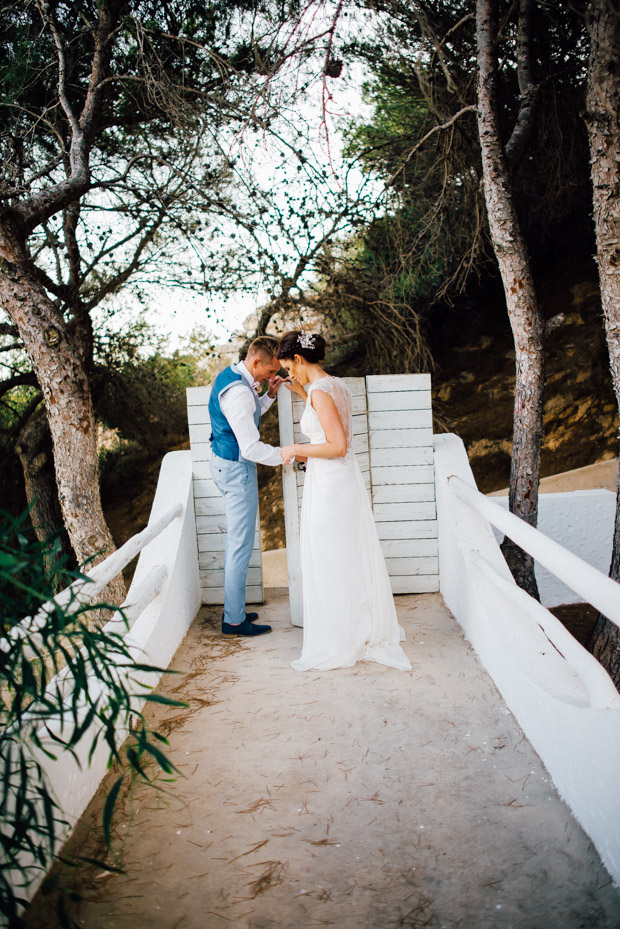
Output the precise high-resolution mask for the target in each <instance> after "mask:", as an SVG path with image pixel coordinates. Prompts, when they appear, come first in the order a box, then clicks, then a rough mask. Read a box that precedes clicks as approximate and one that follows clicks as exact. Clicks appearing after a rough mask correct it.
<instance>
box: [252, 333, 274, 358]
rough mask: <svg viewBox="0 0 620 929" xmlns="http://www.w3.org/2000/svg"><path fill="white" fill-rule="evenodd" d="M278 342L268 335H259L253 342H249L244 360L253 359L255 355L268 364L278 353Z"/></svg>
mask: <svg viewBox="0 0 620 929" xmlns="http://www.w3.org/2000/svg"><path fill="white" fill-rule="evenodd" d="M278 345H279V342H278V340H277V339H274V338H273V336H270V335H260V336H259V337H258V338H257V339H254V341H253V342H250V347H249V348H248V353H247V355H246V358H255V357H256V356H257V355H258V357H259V358H260V360H261V361H264V362H269V361H271V359H272V358H274V357H275V356H276V354H277V352H278Z"/></svg>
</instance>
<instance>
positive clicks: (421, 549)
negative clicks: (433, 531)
mask: <svg viewBox="0 0 620 929" xmlns="http://www.w3.org/2000/svg"><path fill="white" fill-rule="evenodd" d="M381 549H382V551H383V554H384V556H385V557H386V558H429V557H435V558H436V557H437V554H438V542H437V539H384V540H383V541H382V542H381ZM403 573H405V572H403ZM428 573H429V574H430V573H431V572H430V571H429V572H428Z"/></svg>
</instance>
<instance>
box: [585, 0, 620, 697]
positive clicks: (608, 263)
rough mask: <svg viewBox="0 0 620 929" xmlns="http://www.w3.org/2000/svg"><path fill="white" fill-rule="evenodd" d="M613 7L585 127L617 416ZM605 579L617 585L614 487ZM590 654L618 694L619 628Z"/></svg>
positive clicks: (619, 507)
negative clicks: (600, 666)
mask: <svg viewBox="0 0 620 929" xmlns="http://www.w3.org/2000/svg"><path fill="white" fill-rule="evenodd" d="M615 6H616V4H613V3H612V2H610V0H592V3H591V4H590V60H589V64H588V90H587V98H586V108H587V113H586V121H587V126H588V137H589V143H590V161H591V173H592V187H593V193H592V203H593V208H594V226H595V231H596V260H597V263H598V274H599V281H600V289H601V304H602V309H603V316H604V320H605V333H606V337H607V348H608V351H609V364H610V368H611V376H612V380H613V385H614V391H615V393H616V401H617V403H618V409H619V411H620V160H619V158H620V155H619V152H620V12H619V11H618V9H617V8H616V9H614V7H615ZM609 576H610V577H612V578H613V579H614V580H615V581H618V580H620V485H619V487H618V492H617V494H616V520H615V527H614V537H613V547H612V556H611V564H610V568H609ZM590 649H591V651H592V654H593V655H594V656H595V657H596V658H598V660H599V661H600V662H601V664H602V665H603V667H604V668H606V670H607V671H608V672H609V674H610V676H611V678H612V679H613V681H614V683H615V685H616V687H617V688H618V690H620V628H619V627H618V626H617V625H616V624H615V623H612V622H610V620H608V619H607V618H606V617H605V616H602V615H601V616H599V618H598V622H597V624H596V627H595V629H594V633H593V635H592V639H591V641H590Z"/></svg>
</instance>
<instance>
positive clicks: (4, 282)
mask: <svg viewBox="0 0 620 929" xmlns="http://www.w3.org/2000/svg"><path fill="white" fill-rule="evenodd" d="M0 253H1V254H2V256H3V260H2V261H1V265H0V303H1V305H2V306H3V308H4V309H5V310H6V312H7V313H8V314H9V316H10V317H11V320H12V321H13V323H14V325H15V326H17V328H18V330H19V334H20V337H21V338H22V340H23V342H24V346H25V348H26V351H27V352H28V355H29V357H30V360H31V362H32V366H33V369H34V371H35V374H36V376H37V380H38V382H39V385H40V387H41V392H42V394H43V399H44V401H45V406H46V409H47V417H48V421H49V427H50V432H51V434H52V441H53V444H54V467H55V471H56V483H57V486H58V499H59V501H60V506H61V509H62V515H63V519H64V523H65V526H66V528H67V531H68V533H69V538H70V540H71V545H72V547H73V550H74V552H75V555H76V558H77V560H78V562H79V563H80V564H83V563H84V562H85V561H89V563H90V564H91V565H92V564H96V563H97V562H98V561H101V560H102V558H104V557H105V556H106V555H109V554H110V553H111V552H113V551H114V549H115V546H114V542H113V540H112V536H111V535H110V532H109V529H108V527H107V525H106V523H105V519H104V516H103V510H102V508H101V498H100V494H99V474H98V462H97V448H96V434H95V418H94V414H93V408H92V403H91V397H90V391H89V388H88V382H87V380H86V375H85V373H84V370H83V367H82V363H81V360H80V357H79V352H78V351H77V350H76V348H75V346H74V345H73V343H72V338H71V335H70V333H69V331H68V329H67V326H66V324H65V321H64V319H63V317H62V314H60V313H59V312H58V311H57V309H56V307H55V306H54V304H53V303H52V302H51V301H50V299H49V298H48V296H47V294H46V293H45V291H44V290H43V288H42V286H41V285H40V284H39V282H38V280H37V277H36V273H35V272H34V270H33V268H32V266H31V264H30V262H29V260H28V257H27V254H26V247H25V244H24V241H23V238H22V237H20V230H19V229H18V228H17V229H16V228H15V227H14V226H13V227H11V225H10V223H8V222H5V223H4V224H3V226H2V228H0ZM124 593H125V585H124V582H123V580H122V577H118V578H116V579H115V580H114V581H113V582H112V583H111V584H110V586H109V588H108V589H107V591H106V594H105V597H106V599H107V600H109V601H110V602H113V603H120V602H122V599H123V597H124Z"/></svg>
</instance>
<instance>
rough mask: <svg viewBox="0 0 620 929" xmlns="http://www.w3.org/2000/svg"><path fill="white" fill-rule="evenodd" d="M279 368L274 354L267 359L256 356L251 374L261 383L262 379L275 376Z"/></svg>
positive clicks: (266, 379)
mask: <svg viewBox="0 0 620 929" xmlns="http://www.w3.org/2000/svg"><path fill="white" fill-rule="evenodd" d="M279 370H280V362H279V360H278V359H277V358H276V357H275V356H274V357H273V358H271V359H270V360H268V361H265V360H264V359H263V358H261V357H260V356H257V357H256V359H255V360H254V363H253V370H252V374H253V375H254V377H255V378H256V380H257V381H260V382H261V383H262V382H263V381H268V380H270V378H272V377H275V376H276V374H277V373H278V371H279Z"/></svg>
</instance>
